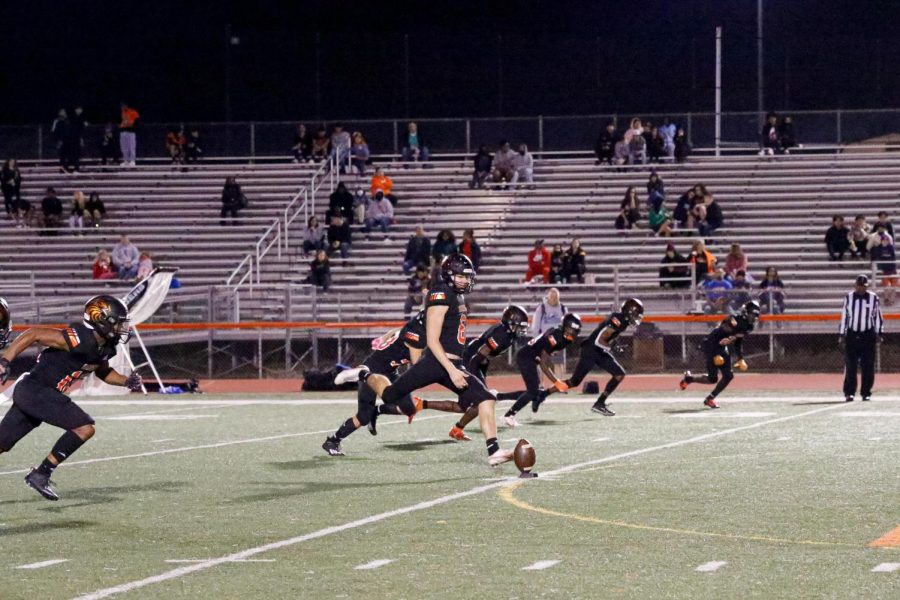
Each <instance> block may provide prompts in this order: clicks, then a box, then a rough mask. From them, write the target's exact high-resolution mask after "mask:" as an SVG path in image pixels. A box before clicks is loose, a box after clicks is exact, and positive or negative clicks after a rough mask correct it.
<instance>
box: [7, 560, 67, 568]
mask: <svg viewBox="0 0 900 600" xmlns="http://www.w3.org/2000/svg"><path fill="white" fill-rule="evenodd" d="M64 562H69V559H68V558H54V559H53V560H44V561H41V562H36V563H31V564H30V565H19V566H18V567H16V568H17V569H43V568H44V567H52V566H53V565H58V564H61V563H64Z"/></svg>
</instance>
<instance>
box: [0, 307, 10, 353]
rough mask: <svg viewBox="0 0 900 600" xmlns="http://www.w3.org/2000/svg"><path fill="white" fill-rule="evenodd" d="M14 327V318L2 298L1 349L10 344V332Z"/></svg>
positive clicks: (0, 308) (0, 315)
mask: <svg viewBox="0 0 900 600" xmlns="http://www.w3.org/2000/svg"><path fill="white" fill-rule="evenodd" d="M11 327H12V317H11V316H10V314H9V304H7V303H6V300H4V299H3V298H0V348H5V347H6V344H8V343H9V330H10V328H11Z"/></svg>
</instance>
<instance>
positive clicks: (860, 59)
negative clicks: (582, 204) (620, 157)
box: [0, 0, 900, 124]
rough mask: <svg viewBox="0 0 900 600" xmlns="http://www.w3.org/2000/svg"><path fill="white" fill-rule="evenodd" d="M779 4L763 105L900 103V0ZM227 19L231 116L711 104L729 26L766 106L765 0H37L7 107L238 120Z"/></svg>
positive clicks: (13, 117)
mask: <svg viewBox="0 0 900 600" xmlns="http://www.w3.org/2000/svg"><path fill="white" fill-rule="evenodd" d="M765 5H766V18H765V29H766V31H765V33H766V53H765V61H766V89H765V98H766V107H767V108H771V109H776V110H795V111H796V110H802V109H833V108H871V107H900V61H898V60H897V57H900V2H898V1H896V0H891V1H884V2H871V1H866V0H859V1H855V2H848V1H828V0H821V1H818V2H816V1H812V0H766V2H765ZM229 24H231V26H232V32H233V35H234V36H236V37H238V38H239V39H240V43H239V45H237V46H233V47H232V48H231V61H230V63H231V68H230V87H231V119H232V120H235V121H239V120H298V119H304V120H311V119H314V118H321V119H340V118H350V117H355V118H384V117H405V116H412V117H418V118H422V117H459V116H472V117H477V116H497V115H505V116H518V115H523V116H524V115H538V114H543V115H569V114H596V113H612V112H622V113H640V112H645V113H647V112H684V111H695V112H702V111H712V110H713V82H714V79H713V77H714V30H715V26H716V25H717V24H721V25H722V26H723V27H724V32H725V44H724V81H723V86H724V91H723V109H724V110H754V109H755V108H756V45H755V38H756V1H755V0H706V1H700V0H659V1H635V2H622V1H621V0H620V1H617V2H609V1H606V0H602V1H601V0H598V1H594V2H564V1H532V2H514V1H507V2H487V1H483V2H470V1H467V0H458V1H455V2H439V1H431V2H425V1H421V2H410V1H396V2H376V1H370V2H354V1H349V0H346V1H329V2H326V1H321V0H315V1H307V2H303V1H299V0H297V1H294V2H285V3H276V2H265V1H262V0H258V1H254V2H246V3H237V2H234V3H228V2H213V1H207V0H203V1H198V2H191V1H188V0H183V1H181V2H166V1H155V2H114V3H113V2H99V1H98V2H84V1H82V2H61V1H54V2H47V1H32V2H17V3H13V2H7V3H4V7H3V11H2V14H0V25H2V29H0V47H2V52H3V56H4V57H5V59H6V60H5V61H4V62H5V68H3V69H2V70H0V90H3V103H2V106H3V116H2V119H0V122H2V123H6V124H21V123H35V122H43V123H49V122H50V121H51V120H52V119H53V116H54V114H55V112H56V110H57V109H58V108H59V107H60V106H71V105H72V104H74V103H83V104H84V105H85V107H86V110H87V116H88V118H89V119H90V120H91V121H93V122H101V121H104V120H112V119H115V117H116V112H117V106H118V102H119V101H120V100H121V99H126V100H128V101H129V102H131V103H133V104H134V105H135V106H137V107H138V108H139V109H140V111H141V113H142V116H143V117H144V120H145V121H146V122H166V121H176V120H186V121H187V120H190V121H201V120H203V121H220V120H224V119H225V117H226V108H225V81H226V50H225V49H226V27H227V26H228V25H229ZM406 36H408V37H406ZM407 40H408V41H407ZM405 47H408V54H407V52H405ZM407 56H408V68H407V59H406V57H407ZM317 65H318V68H317ZM317 72H318V77H317Z"/></svg>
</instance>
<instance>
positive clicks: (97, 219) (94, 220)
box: [84, 192, 106, 227]
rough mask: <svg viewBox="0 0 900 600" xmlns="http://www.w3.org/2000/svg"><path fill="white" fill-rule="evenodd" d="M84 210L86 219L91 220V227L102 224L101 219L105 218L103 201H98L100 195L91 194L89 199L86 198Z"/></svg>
mask: <svg viewBox="0 0 900 600" xmlns="http://www.w3.org/2000/svg"><path fill="white" fill-rule="evenodd" d="M84 208H85V210H87V213H88V217H90V219H91V227H100V225H101V224H102V222H103V218H104V217H105V216H106V206H104V205H103V200H101V199H100V194H98V193H97V192H91V195H90V197H89V198H88V201H87V204H85V205H84Z"/></svg>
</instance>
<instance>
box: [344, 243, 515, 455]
mask: <svg viewBox="0 0 900 600" xmlns="http://www.w3.org/2000/svg"><path fill="white" fill-rule="evenodd" d="M474 286H475V268H474V267H473V266H472V261H470V260H469V258H468V257H467V256H465V255H464V254H459V253H456V254H451V255H449V256H447V257H446V258H445V259H444V261H443V262H442V263H441V283H439V284H438V285H435V286H434V287H432V289H430V290H429V291H428V295H427V296H426V298H425V337H426V340H427V348H426V350H425V352H424V354H423V355H422V358H421V359H419V361H418V362H417V363H416V364H414V365H413V366H412V367H410V368H409V370H408V371H406V372H405V373H404V374H403V375H401V376H400V377H399V378H397V381H395V382H394V383H393V384H391V382H390V380H389V379H388V378H387V377H385V376H384V375H378V374H375V373H370V372H369V371H368V370H365V371H363V372H362V373H360V379H362V380H363V381H366V382H367V383H368V384H369V386H370V387H371V388H372V389H373V390H374V391H375V393H376V394H377V395H379V396H381V398H382V400H384V401H385V402H386V403H388V404H397V405H398V406H399V407H400V410H402V411H403V414H405V415H407V416H412V415H415V414H416V412H417V408H418V407H417V406H416V404H415V403H414V402H412V401H410V400H407V398H409V394H410V393H411V392H413V391H414V390H417V389H420V388H423V387H425V386H427V385H430V384H432V383H439V384H440V385H442V386H444V387H445V388H447V389H449V390H451V391H453V392H454V393H455V394H456V395H457V396H458V397H459V400H458V401H459V406H460V408H461V410H462V411H465V410H468V408H469V407H470V406H477V407H478V419H479V421H480V423H481V431H482V432H483V433H484V437H485V441H486V443H487V451H488V462H489V464H490V465H491V466H497V465H500V464H503V463H505V462H508V461H510V460H512V450H501V449H500V444H499V442H498V441H497V424H496V421H495V415H494V406H495V405H496V403H497V398H496V396H494V394H492V393H491V392H490V391H488V389H487V388H486V387H485V385H484V383H483V382H482V381H481V380H480V379H478V377H476V376H475V375H473V374H471V373H469V372H468V371H467V370H466V368H465V366H464V365H463V362H462V354H463V350H465V344H466V311H467V309H466V304H465V295H466V294H468V293H469V292H471V291H472V288H473V287H474Z"/></svg>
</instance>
